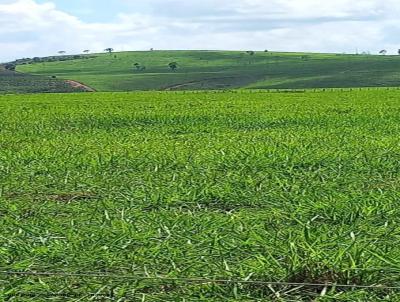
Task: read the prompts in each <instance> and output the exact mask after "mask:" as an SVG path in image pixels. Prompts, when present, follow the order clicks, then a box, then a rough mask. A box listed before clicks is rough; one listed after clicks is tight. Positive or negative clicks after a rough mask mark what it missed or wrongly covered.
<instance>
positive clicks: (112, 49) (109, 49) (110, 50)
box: [104, 47, 114, 54]
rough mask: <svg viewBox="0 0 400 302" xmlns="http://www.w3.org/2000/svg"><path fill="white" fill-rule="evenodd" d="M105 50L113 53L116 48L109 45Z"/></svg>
mask: <svg viewBox="0 0 400 302" xmlns="http://www.w3.org/2000/svg"><path fill="white" fill-rule="evenodd" d="M104 51H105V52H108V53H109V54H111V53H112V52H113V51H114V48H111V47H108V48H106V49H104Z"/></svg>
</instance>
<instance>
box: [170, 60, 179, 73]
mask: <svg viewBox="0 0 400 302" xmlns="http://www.w3.org/2000/svg"><path fill="white" fill-rule="evenodd" d="M168 67H169V68H170V69H171V70H172V71H175V70H176V69H177V68H178V63H176V62H171V63H169V64H168Z"/></svg>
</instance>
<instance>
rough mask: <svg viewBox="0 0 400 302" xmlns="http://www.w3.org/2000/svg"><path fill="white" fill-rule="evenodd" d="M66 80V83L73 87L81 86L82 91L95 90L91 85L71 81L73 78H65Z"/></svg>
mask: <svg viewBox="0 0 400 302" xmlns="http://www.w3.org/2000/svg"><path fill="white" fill-rule="evenodd" d="M66 82H67V83H68V84H70V85H71V86H72V87H74V88H81V89H83V90H84V91H87V92H96V90H95V89H93V88H92V87H89V86H87V85H85V84H82V83H80V82H77V81H73V80H66Z"/></svg>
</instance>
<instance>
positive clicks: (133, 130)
mask: <svg viewBox="0 0 400 302" xmlns="http://www.w3.org/2000/svg"><path fill="white" fill-rule="evenodd" d="M120 56H122V55H120ZM99 60H108V58H107V57H106V56H101V57H100V59H99ZM68 64H73V63H72V61H71V62H68ZM49 66H50V67H49V68H53V69H51V72H52V73H53V72H56V71H57V70H58V69H57V68H58V65H57V64H54V65H50V64H49ZM121 66H122V65H121ZM29 67H30V68H35V66H34V65H32V66H29ZM62 68H63V70H67V69H66V68H65V66H63V67H62ZM74 68H75V67H74V66H73V65H71V68H70V69H69V70H71V74H74ZM60 70H61V69H60ZM60 72H61V71H60ZM87 76H88V78H87V79H89V78H90V71H88V74H87ZM132 77H133V76H132ZM99 79H100V80H99V81H101V79H102V77H101V76H100V77H99ZM88 82H90V81H88ZM104 83H105V82H98V84H96V85H94V86H96V88H100V87H106V86H102V85H105V84H104ZM93 84H95V82H94V81H93ZM399 97H400V93H399V92H398V91H386V90H376V91H349V92H337V91H331V92H304V93H286V94H284V93H262V92H252V91H248V92H238V91H236V92H224V93H222V92H221V93H216V92H202V93H190V92H188V93H183V92H179V93H178V92H142V93H90V94H46V95H44V94H36V95H15V96H0V229H1V233H0V300H1V299H3V300H4V301H40V300H46V301H66V300H68V301H90V300H91V299H92V300H99V301H239V300H240V301H389V300H388V299H389V298H388V297H389V295H390V301H398V300H399V299H400V294H399V293H398V290H397V289H390V288H387V287H398V286H400V277H399V270H400V245H399V244H398V240H399V239H400V224H399V222H400V207H399V202H398V201H399V197H400V193H399V192H400V190H399V189H400V182H399V180H400V179H399V171H400V161H399V156H400V137H399V132H400V103H399V102H398V100H399ZM199 279H200V280H199ZM205 279H206V280H208V281H204V280H205ZM202 280H203V281H202ZM212 280H225V281H226V282H225V281H224V282H222V281H220V282H218V281H214V282H213V281H212ZM246 282H248V283H246ZM252 282H254V283H252ZM257 282H258V283H257ZM268 282H283V283H291V284H292V283H312V284H317V285H316V286H298V285H296V286H294V285H290V284H289V285H287V284H286V285H285V284H283V285H282V284H281V285H279V284H278V285H277V284H268ZM325 284H329V285H332V284H339V286H337V287H336V288H335V287H331V286H329V287H327V288H326V287H325V286H324V285H325ZM340 285H356V286H371V285H373V286H377V287H381V288H373V289H365V288H356V287H354V288H352V287H346V286H340ZM396 299H397V300H396Z"/></svg>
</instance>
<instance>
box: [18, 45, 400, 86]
mask: <svg viewBox="0 0 400 302" xmlns="http://www.w3.org/2000/svg"><path fill="white" fill-rule="evenodd" d="M82 57H83V59H78V60H67V61H58V62H42V63H34V64H29V65H20V66H18V69H17V70H18V71H21V72H24V73H29V74H35V75H41V76H47V77H49V76H53V75H54V76H57V77H59V78H63V79H69V80H76V81H79V82H82V83H84V84H86V85H88V86H90V87H92V88H94V89H96V90H97V91H105V92H107V91H108V92H110V91H133V90H207V89H222V90H223V89H237V88H243V89H248V88H251V89H287V88H292V89H304V88H350V87H398V86H400V71H399V70H400V56H376V55H345V54H316V53H280V52H254V54H253V55H250V54H249V53H247V52H245V51H136V52H121V53H112V54H91V55H87V56H82ZM171 62H176V63H177V69H176V70H171V69H170V68H169V67H168V65H169V63H171ZM135 64H136V65H135Z"/></svg>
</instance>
